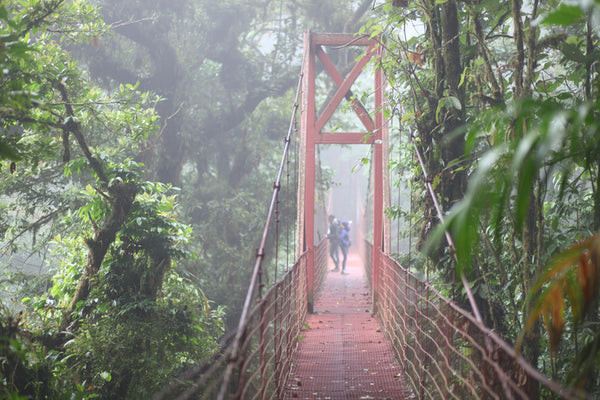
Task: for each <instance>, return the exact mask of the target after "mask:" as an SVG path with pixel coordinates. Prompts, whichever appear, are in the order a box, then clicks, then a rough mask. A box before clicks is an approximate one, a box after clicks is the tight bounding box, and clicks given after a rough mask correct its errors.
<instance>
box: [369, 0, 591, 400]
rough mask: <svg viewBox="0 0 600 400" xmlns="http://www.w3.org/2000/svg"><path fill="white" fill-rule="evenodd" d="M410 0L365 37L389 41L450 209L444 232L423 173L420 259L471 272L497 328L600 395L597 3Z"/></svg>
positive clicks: (395, 105)
mask: <svg viewBox="0 0 600 400" xmlns="http://www.w3.org/2000/svg"><path fill="white" fill-rule="evenodd" d="M400 3H402V2H390V3H386V4H385V5H383V6H382V7H381V8H380V14H381V16H380V17H379V18H377V19H374V20H373V21H371V22H370V23H369V24H367V25H366V26H365V28H363V31H364V32H370V33H372V34H374V35H378V34H382V35H383V38H384V41H383V45H384V46H385V48H386V50H387V54H386V56H385V59H384V62H383V68H384V69H385V71H386V73H387V75H388V77H389V83H390V86H391V89H392V95H391V96H390V101H391V109H390V114H391V113H392V112H393V113H395V114H396V115H397V116H398V118H399V119H400V120H401V125H402V129H404V130H405V132H409V134H411V136H412V137H411V139H412V141H413V142H414V145H415V146H416V147H417V148H418V149H419V150H420V151H421V152H422V153H423V154H424V155H425V158H426V160H427V169H428V172H429V175H430V176H431V177H432V178H431V183H432V184H433V185H434V186H435V188H436V191H437V192H438V193H439V200H440V203H441V204H442V205H443V208H444V210H445V211H446V212H447V215H446V217H445V224H443V225H439V228H438V229H437V230H433V229H432V227H433V226H435V225H436V224H437V223H438V221H437V216H436V214H435V211H434V209H433V207H432V203H431V201H430V200H429V199H428V196H427V194H426V192H425V188H424V185H423V182H421V181H419V180H418V179H417V180H413V181H410V183H411V184H412V187H413V196H414V202H415V203H418V204H420V206H419V207H418V211H416V217H417V218H419V220H420V224H419V226H420V227H421V228H420V230H419V232H417V233H416V234H418V235H419V236H420V237H421V241H420V242H419V244H420V245H422V244H423V243H425V242H427V246H426V247H424V249H426V250H427V251H428V252H429V255H430V258H429V260H430V261H431V262H430V263H428V264H426V265H424V266H423V268H424V269H426V270H428V271H429V272H430V273H431V274H432V275H431V276H432V279H437V280H439V281H440V283H446V284H448V283H453V282H460V279H459V276H460V275H461V274H465V275H466V277H467V278H468V280H469V281H470V286H471V289H472V291H473V292H474V294H475V298H476V300H477V304H478V307H479V309H480V311H481V313H482V315H483V317H484V320H485V322H486V324H487V325H488V326H491V327H493V328H494V329H495V330H497V331H498V332H500V333H501V334H502V335H503V336H504V337H505V338H506V339H507V340H509V341H511V342H513V343H515V344H517V343H518V344H519V346H520V349H521V351H522V353H523V355H524V356H525V357H526V358H527V359H528V360H529V361H530V362H532V363H533V364H534V365H537V366H538V367H539V368H541V369H542V370H544V372H546V373H547V374H548V375H550V376H552V377H553V378H555V379H558V380H562V381H563V382H564V383H568V384H577V385H581V386H584V387H585V388H586V389H588V390H590V391H593V392H597V391H598V390H599V387H600V382H599V381H598V376H599V374H598V367H599V366H600V352H599V349H600V347H599V345H598V343H600V319H599V310H598V307H599V303H600V302H599V299H598V294H599V287H600V281H599V278H598V277H599V276H600V259H599V258H598V254H600V242H599V240H598V231H599V229H600V190H599V187H600V185H599V183H600V181H599V177H600V158H599V154H600V148H599V147H598V146H599V144H600V129H599V128H600V125H599V121H600V119H599V118H600V114H599V113H600V79H599V72H600V70H599V65H598V62H597V60H598V58H599V55H600V54H599V50H598V43H599V40H600V37H599V34H598V32H599V26H598V15H599V12H600V11H599V8H600V3H598V1H596V2H569V3H567V2H561V1H539V0H535V1H530V2H521V1H519V0H515V1H511V2H496V1H485V0H483V1H473V2H470V1H469V2H459V1H455V0H442V1H433V0H431V1H430V0H420V1H410V2H407V3H408V4H404V6H403V7H397V6H398V5H400ZM409 153H412V150H410V151H409ZM404 165H410V158H408V157H407V158H406V162H405V163H404ZM415 168H416V166H415ZM415 171H416V172H415V175H413V176H418V175H420V174H419V172H418V170H417V169H415ZM445 229H447V230H449V231H450V233H451V234H452V237H453V239H454V243H455V245H456V252H455V254H452V255H454V256H456V260H457V263H456V267H455V263H454V261H453V257H451V256H450V254H451V253H450V251H448V250H445V249H446V246H445V245H442V244H440V243H441V239H443V234H442V232H443V230H445ZM432 233H433V235H432ZM413 234H415V233H413ZM434 274H435V275H434ZM434 276H435V277H437V278H434ZM442 287H444V286H442ZM448 294H449V295H452V294H451V293H448ZM455 296H456V297H455V298H456V300H457V301H459V302H460V303H462V304H464V305H465V307H469V305H468V302H467V301H466V299H464V298H463V296H462V295H461V293H459V292H457V293H456V294H455ZM569 315H570V318H569ZM543 326H545V329H543ZM561 339H562V340H561ZM527 390H528V391H529V393H530V394H531V395H532V396H533V397H534V398H536V397H538V396H539V395H540V393H538V388H536V387H535V386H531V385H530V387H528V388H527Z"/></svg>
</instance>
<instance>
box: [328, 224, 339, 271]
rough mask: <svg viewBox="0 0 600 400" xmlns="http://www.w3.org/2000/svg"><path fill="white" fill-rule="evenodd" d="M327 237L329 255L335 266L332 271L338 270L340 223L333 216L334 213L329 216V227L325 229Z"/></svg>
mask: <svg viewBox="0 0 600 400" xmlns="http://www.w3.org/2000/svg"><path fill="white" fill-rule="evenodd" d="M327 238H328V239H329V256H330V257H331V259H332V260H333V264H334V265H335V268H334V269H332V271H339V270H340V252H339V247H340V223H339V222H338V220H337V219H336V218H335V215H333V214H332V215H330V216H329V229H328V231H327Z"/></svg>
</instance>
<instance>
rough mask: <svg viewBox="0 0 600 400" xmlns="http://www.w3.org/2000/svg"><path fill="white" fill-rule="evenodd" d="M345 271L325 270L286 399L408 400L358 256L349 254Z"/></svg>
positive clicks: (307, 319)
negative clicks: (373, 312) (324, 277)
mask: <svg viewBox="0 0 600 400" xmlns="http://www.w3.org/2000/svg"><path fill="white" fill-rule="evenodd" d="M329 263H330V264H329V266H328V268H329V269H331V268H332V267H333V262H332V261H331V260H329ZM347 271H348V274H346V275H342V274H341V273H340V272H331V271H330V272H328V274H327V277H326V279H325V283H324V285H323V288H322V289H321V291H320V294H319V297H318V298H317V299H316V301H315V307H314V313H313V314H308V315H307V318H306V321H305V324H304V327H303V328H302V331H301V336H302V340H300V344H299V346H298V349H297V351H296V355H295V358H294V363H293V367H292V372H291V374H290V376H289V377H288V380H287V383H286V390H285V397H284V399H331V400H342V399H348V400H350V399H410V398H411V396H410V393H411V392H410V391H409V390H408V389H407V386H406V384H405V381H404V377H403V373H402V368H401V366H400V364H399V363H398V361H397V359H396V357H395V355H394V350H393V348H392V344H391V343H390V341H389V339H388V338H387V337H385V334H384V331H383V327H382V324H381V321H380V320H379V318H378V317H377V316H372V306H373V304H372V299H371V293H370V290H369V285H368V283H367V279H366V275H365V271H364V268H363V264H362V261H361V258H360V256H359V255H358V254H352V253H351V254H349V255H348V263H347Z"/></svg>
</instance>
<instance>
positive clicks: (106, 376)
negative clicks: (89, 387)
mask: <svg viewBox="0 0 600 400" xmlns="http://www.w3.org/2000/svg"><path fill="white" fill-rule="evenodd" d="M100 378H102V379H104V380H105V381H106V382H110V380H111V379H112V375H111V374H110V372H108V371H102V372H101V373H100Z"/></svg>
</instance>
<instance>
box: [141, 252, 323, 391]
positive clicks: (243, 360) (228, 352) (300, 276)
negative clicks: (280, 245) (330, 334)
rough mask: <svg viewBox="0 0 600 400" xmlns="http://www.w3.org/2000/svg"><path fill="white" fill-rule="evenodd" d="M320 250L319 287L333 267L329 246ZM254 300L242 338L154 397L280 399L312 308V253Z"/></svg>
mask: <svg viewBox="0 0 600 400" xmlns="http://www.w3.org/2000/svg"><path fill="white" fill-rule="evenodd" d="M326 244H327V243H326V242H325V241H324V242H322V243H321V244H320V245H319V246H318V247H316V251H315V278H316V279H315V282H319V283H316V284H315V287H316V288H317V289H318V286H317V285H320V284H321V283H322V282H323V280H324V276H325V273H326V270H327V246H326ZM306 255H307V253H305V254H303V255H302V256H301V257H300V258H299V259H298V261H297V262H296V263H295V264H294V266H293V267H292V268H291V269H290V270H289V271H288V272H287V273H286V274H285V275H284V276H283V278H282V279H281V280H280V281H279V282H278V283H276V284H275V285H273V286H272V287H271V288H270V289H269V290H268V291H267V292H266V293H265V294H264V295H263V296H262V298H257V299H254V300H253V304H254V306H253V308H252V309H251V311H250V313H249V314H248V317H247V319H246V321H247V322H246V325H245V326H244V327H243V334H242V335H241V336H240V341H239V342H236V340H235V339H230V340H229V341H227V343H226V344H225V345H224V347H223V349H222V351H220V352H219V353H218V355H217V357H215V358H214V359H211V360H208V361H207V362H206V363H203V364H202V365H199V366H198V367H196V368H194V369H193V370H190V371H188V372H187V373H185V374H184V375H182V376H180V377H179V378H178V379H177V381H176V382H174V383H173V384H172V385H170V386H169V387H167V388H165V389H164V390H163V391H161V392H160V393H157V394H156V395H155V396H154V397H153V399H157V400H158V399H178V400H184V399H210V400H213V399H278V398H281V397H282V393H283V389H284V384H285V380H286V377H287V375H288V374H289V371H290V369H291V362H292V357H293V355H294V352H295V350H296V347H297V344H298V340H299V339H298V338H299V332H300V329H301V327H302V324H303V322H304V319H305V316H306V312H307V273H306V268H307V265H306V259H307V257H306Z"/></svg>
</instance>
